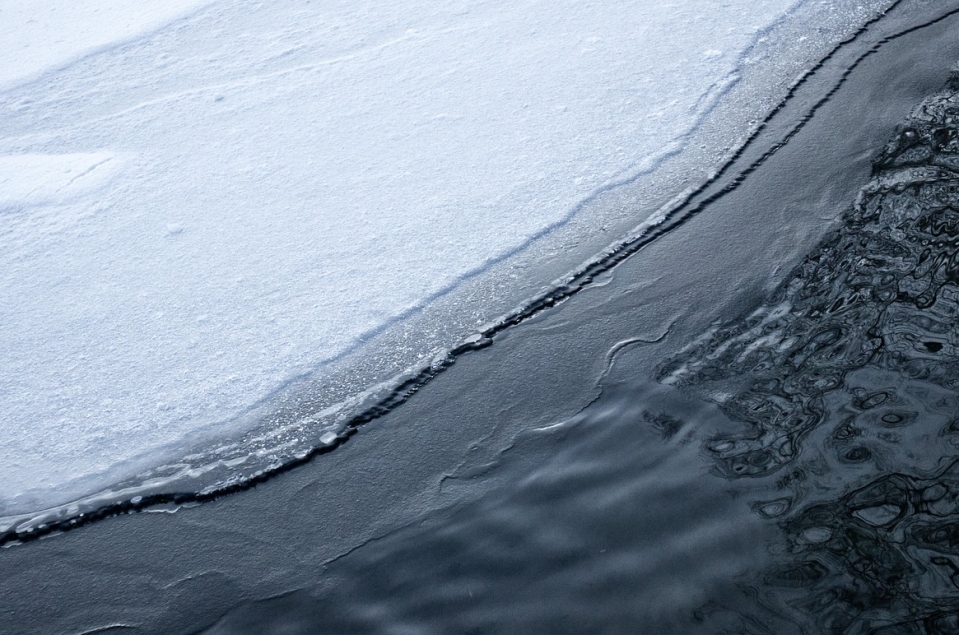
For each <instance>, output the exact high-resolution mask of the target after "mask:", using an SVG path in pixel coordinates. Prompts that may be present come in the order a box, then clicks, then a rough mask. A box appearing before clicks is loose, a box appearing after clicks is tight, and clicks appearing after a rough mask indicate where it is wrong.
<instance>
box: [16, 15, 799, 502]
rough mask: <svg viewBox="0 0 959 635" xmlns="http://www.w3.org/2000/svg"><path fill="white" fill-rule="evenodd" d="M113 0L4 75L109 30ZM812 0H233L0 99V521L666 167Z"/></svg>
mask: <svg viewBox="0 0 959 635" xmlns="http://www.w3.org/2000/svg"><path fill="white" fill-rule="evenodd" d="M93 4H94V3H88V4H86V5H76V3H67V2H47V3H44V8H43V12H42V15H44V16H48V17H49V16H53V17H52V18H51V19H50V21H49V22H48V23H47V25H48V26H49V25H54V27H56V25H59V26H60V27H63V28H64V29H66V31H69V32H71V33H72V32H73V31H74V27H75V25H76V24H77V23H79V25H80V27H82V28H79V32H80V33H83V34H85V35H83V37H79V38H78V39H76V40H75V41H73V43H72V44H70V45H69V46H68V45H66V44H65V45H64V48H63V49H62V51H61V52H58V53H56V56H55V61H50V60H53V59H54V54H53V53H51V54H50V55H51V57H49V59H47V58H42V56H41V57H38V58H36V59H37V60H40V61H35V62H30V63H28V62H21V61H19V60H21V58H14V59H17V60H18V62H17V63H18V64H21V63H22V64H23V65H24V66H23V67H22V68H20V69H19V70H8V71H5V72H6V73H8V75H4V76H0V82H2V81H3V80H4V79H7V80H9V79H10V78H14V77H25V76H27V75H28V74H31V73H35V72H36V71H37V69H40V68H49V67H50V66H51V65H52V64H55V63H59V61H60V60H67V59H72V58H71V55H72V56H75V54H76V53H77V51H81V50H86V49H87V48H89V47H93V46H97V45H100V44H102V43H104V42H107V41H108V40H109V41H115V39H116V37H117V32H115V30H114V28H113V25H114V24H115V21H114V20H106V19H103V18H102V15H97V14H95V13H89V14H88V15H85V16H84V15H81V14H80V13H78V12H77V10H75V9H74V8H71V7H76V6H86V7H88V8H89V7H90V6H92V5H93ZM132 4H133V3H129V5H127V4H126V3H115V5H116V7H120V8H121V9H122V11H126V12H127V13H125V14H124V15H127V16H129V15H133V13H130V11H131V9H130V6H132ZM193 4H195V3H190V2H186V1H183V2H180V3H177V4H176V5H174V4H170V3H167V6H168V8H169V7H174V6H176V7H178V8H177V11H180V10H182V9H184V8H185V7H188V6H193ZM794 4H795V2H794V1H793V0H769V1H767V2H763V3H759V4H756V3H752V2H749V1H747V0H695V1H684V2H677V3H655V4H650V3H648V2H636V1H627V0H609V1H608V2H603V3H596V4H591V3H582V2H574V1H572V0H550V1H549V2H538V1H535V0H522V1H516V2H503V1H502V0H493V1H487V2H450V3H441V4H439V5H438V4H436V3H430V2H425V1H424V0H402V1H400V2H394V3H377V2H369V1H365V0H353V1H350V2H307V1H296V2H294V1H292V0H290V1H282V2H271V3H265V4H250V3H242V2H230V1H228V0H220V1H216V2H212V3H208V5H207V6H206V7H205V8H203V9H201V10H198V11H194V12H192V13H190V14H189V15H187V16H186V17H183V18H182V19H179V20H176V21H174V22H172V23H170V24H169V25H168V26H166V27H164V28H160V29H158V30H156V31H154V32H152V33H151V34H149V35H146V36H143V37H140V38H139V39H134V40H132V41H125V43H123V44H122V45H116V46H110V47H106V48H104V49H103V50H100V51H98V52H97V53H95V54H91V55H88V56H86V57H83V58H82V59H79V60H77V61H75V62H72V63H70V64H67V65H65V66H61V67H59V69H58V70H56V71H51V72H47V73H45V74H42V75H40V76H39V78H38V79H36V80H35V81H32V82H28V83H22V84H20V85H18V86H16V87H13V88H8V89H7V90H6V91H5V92H2V93H0V112H2V115H0V170H2V171H3V174H2V176H0V219H2V227H3V229H2V237H0V367H2V368H3V373H2V374H0V413H2V418H0V437H2V441H3V442H2V444H0V501H2V502H3V504H4V505H5V507H0V513H2V512H3V511H7V512H14V511H18V512H19V511H21V510H23V509H26V508H31V507H36V506H42V505H49V504H54V503H60V502H62V501H65V500H71V497H75V496H77V495H79V494H82V493H85V492H86V491H87V490H89V488H90V487H92V485H91V483H95V484H99V486H105V485H108V484H109V483H110V482H111V480H115V479H118V478H121V477H126V476H129V475H130V474H131V473H132V471H133V470H135V469H138V468H140V467H143V466H144V465H146V464H148V463H149V462H150V461H160V460H164V459H166V458H169V457H168V456H166V455H164V454H163V453H164V452H168V451H169V448H170V447H171V444H174V445H175V444H178V443H181V442H182V443H188V442H189V441H190V440H191V439H194V438H199V437H200V436H202V434H203V433H204V432H205V431H209V430H210V429H212V427H214V426H220V428H221V429H229V426H230V423H229V422H231V421H234V420H238V418H239V417H240V416H241V415H242V414H243V413H244V412H246V411H247V410H248V409H249V408H251V407H252V406H253V405H254V404H256V403H258V402H260V401H261V400H262V399H264V398H265V397H266V396H268V395H270V394H271V393H273V392H275V391H276V390H277V389H279V388H280V387H281V386H283V385H285V384H287V383H288V382H290V381H292V380H294V379H295V378H298V377H302V376H305V375H307V374H309V373H315V372H322V369H323V367H324V364H327V363H329V362H330V360H333V359H335V358H337V357H338V356H340V355H343V354H344V353H345V352H347V351H353V350H356V349H357V348H358V347H361V346H362V343H363V341H364V340H365V339H366V338H368V337H369V336H370V334H372V333H375V332H377V331H378V330H379V329H382V328H383V327H384V326H385V325H388V324H390V323H391V322H393V321H395V320H397V319H400V318H402V317H403V316H404V315H407V314H408V313H409V312H410V311H411V310H415V309H417V308H418V307H423V306H425V305H428V304H429V302H430V301H431V300H432V299H433V298H435V297H436V296H437V295H438V294H442V293H445V292H446V291H448V290H449V289H451V288H453V287H455V285H456V284H457V282H458V281H460V280H462V279H464V277H466V276H468V275H475V274H477V273H479V272H482V271H483V269H484V268H485V267H487V266H488V265H489V263H491V262H493V261H495V260H497V259H501V258H504V257H508V256H509V255H510V254H512V253H515V252H516V251H517V250H519V249H522V248H524V247H525V246H527V245H528V244H529V242H530V241H531V240H532V239H533V238H535V237H536V236H539V235H541V234H543V233H544V232H548V231H549V230H550V229H551V228H554V227H556V226H557V225H559V224H561V223H563V222H564V221H566V220H567V219H568V218H569V216H570V214H571V213H572V212H573V210H574V209H575V208H576V205H577V204H578V203H579V202H580V201H582V200H583V199H584V198H586V197H588V196H590V195H591V194H593V193H595V192H596V191H597V190H599V189H601V188H603V187H605V186H607V185H608V184H610V183H614V182H617V181H618V180H620V179H623V178H624V177H627V176H631V175H635V174H638V173H641V172H643V171H644V170H650V169H652V168H654V167H655V166H656V165H657V162H658V161H659V160H660V159H661V158H662V157H663V156H665V155H666V154H667V153H670V152H674V151H678V150H681V149H682V147H683V143H684V140H685V138H686V135H687V134H688V133H689V132H690V130H692V129H693V128H695V126H697V124H698V123H699V122H700V121H701V120H702V118H703V117H705V116H707V115H708V113H709V110H710V108H711V107H712V105H713V104H714V103H715V101H716V100H717V99H720V98H721V96H722V94H723V92H724V90H725V89H726V88H727V87H728V86H729V85H731V84H732V83H733V82H734V81H735V80H736V77H737V72H738V70H739V68H740V67H741V66H742V65H743V64H746V63H749V60H746V59H744V55H745V54H744V51H746V50H747V48H748V46H749V45H750V44H751V43H753V42H754V41H755V40H756V39H757V38H758V37H760V36H761V33H762V29H764V28H765V27H767V26H768V25H770V24H771V23H773V22H774V21H776V20H777V19H780V18H782V17H783V16H784V15H786V14H788V13H789V12H790V10H792V8H793V5H794ZM28 5H29V6H28ZM125 5H126V6H125ZM110 6H111V7H113V5H110ZM137 6H139V5H137ZM151 6H153V5H151ZM156 6H159V4H157V5H156ZM10 7H14V9H15V10H14V11H13V15H14V19H15V20H16V19H19V20H21V21H23V22H24V23H26V21H27V19H28V18H31V17H32V16H33V15H34V11H35V9H34V8H33V7H34V5H33V3H22V4H21V3H10V2H6V3H0V8H3V9H6V10H7V14H8V15H9V13H10V12H9V8H10ZM117 10H120V9H117ZM171 10H172V9H171ZM17 11H19V13H17ZM36 11H39V9H36ZM164 11H166V9H164ZM144 15H146V14H144ZM151 15H153V14H151ZM158 15H160V14H155V15H154V17H152V18H150V19H149V20H147V19H146V18H144V16H143V15H140V16H139V17H138V19H140V20H141V21H140V22H138V23H137V24H140V25H141V26H142V25H144V24H147V22H150V21H151V20H152V21H155V20H156V19H159V18H158V17H156V16H158ZM163 15H165V16H166V15H168V14H166V13H164V14H163ZM17 16H19V17H17ZM148 17H149V16H148ZM151 23H152V22H151ZM54 27H50V29H51V31H50V32H53V31H55V30H56V29H55V28H54ZM2 28H5V29H7V30H8V31H10V32H13V31H16V30H17V25H13V26H11V23H6V26H5V27H2ZM57 28H59V27H57ZM138 28H139V27H138ZM119 32H121V33H122V34H124V35H123V37H125V38H127V39H128V40H129V37H128V36H129V34H130V33H132V31H124V30H122V29H121V30H120V31H119ZM26 33H27V36H25V37H27V40H29V41H28V42H27V43H28V44H30V45H31V46H33V45H34V44H35V42H34V41H33V40H30V38H31V37H36V38H38V39H39V40H42V41H38V45H45V44H44V42H48V41H53V42H55V41H57V38H56V37H53V36H51V35H50V34H49V33H46V34H44V35H43V36H42V38H41V36H39V35H36V33H34V34H33V35H30V33H31V31H26ZM2 39H3V38H2V37H0V40H2ZM4 46H15V44H5V45H4ZM70 47H72V48H70ZM55 50H57V51H60V50H61V49H56V48H55ZM5 66H9V65H5ZM410 349H411V355H415V354H417V350H416V343H415V341H414V342H411V346H410ZM419 352H423V351H419ZM151 453H153V454H151ZM94 476H95V477H96V478H95V480H94V481H91V480H89V477H94ZM82 479H87V480H82ZM80 482H82V483H83V484H82V486H81V485H77V483H80Z"/></svg>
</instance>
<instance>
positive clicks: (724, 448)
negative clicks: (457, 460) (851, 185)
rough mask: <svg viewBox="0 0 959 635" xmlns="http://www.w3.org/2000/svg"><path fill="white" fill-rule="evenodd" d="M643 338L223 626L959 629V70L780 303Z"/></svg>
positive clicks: (780, 293) (909, 124)
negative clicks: (637, 354)
mask: <svg viewBox="0 0 959 635" xmlns="http://www.w3.org/2000/svg"><path fill="white" fill-rule="evenodd" d="M757 304H758V306H756V305H757ZM642 343H644V342H643V341H641V340H638V339H637V340H636V341H628V340H627V341H625V342H624V344H623V346H621V347H618V348H616V349H614V351H611V355H610V358H609V361H610V366H611V369H610V370H609V373H608V374H607V375H606V376H605V378H604V380H603V383H602V387H603V389H602V393H601V394H600V396H599V397H598V398H597V399H596V400H595V401H594V402H593V403H591V404H590V405H589V406H587V407H586V408H585V409H583V411H582V412H581V413H580V414H578V415H576V416H574V417H573V418H571V419H568V420H564V421H562V422H558V423H556V424H554V425H551V426H544V427H542V428H540V429H537V430H534V431H530V432H526V433H523V434H521V435H519V436H518V437H517V439H516V441H515V444H514V445H513V446H512V447H510V448H509V449H507V450H506V451H504V452H503V453H502V454H501V455H500V456H498V457H497V458H496V459H495V460H494V461H493V462H492V463H490V464H489V465H486V466H482V467H481V468H480V469H477V468H473V469H472V470H471V471H469V472H466V473H461V474H453V475H451V476H450V478H449V479H448V480H449V483H448V484H447V485H448V486H451V487H455V486H456V485H457V483H460V482H468V481H469V480H471V479H477V478H482V479H485V481H486V483H487V485H489V484H490V483H491V482H492V481H493V480H495V481H496V486H495V487H494V488H492V490H491V491H490V492H489V493H487V494H485V495H483V496H481V497H479V498H478V499H476V500H470V501H469V502H468V503H465V504H463V505H461V506H460V507H458V508H456V509H455V510H453V511H451V512H450V511H446V512H443V513H438V514H434V515H428V516H426V517H423V518H421V519H419V520H418V521H417V522H415V523H413V524H411V525H409V526H407V527H406V528H404V529H402V530H399V531H396V532H392V533H390V534H389V535H387V536H385V537H383V538H380V539H377V540H374V541H372V542H369V543H367V544H365V545H363V546H362V547H360V548H359V549H357V550H356V551H354V552H352V553H350V554H348V555H346V556H345V557H343V558H341V559H339V560H337V561H335V562H333V563H331V564H330V566H329V568H328V569H327V570H326V571H325V575H324V576H323V578H322V579H321V580H319V581H318V582H317V584H316V585H315V586H313V587H311V588H305V589H301V590H299V591H296V592H294V593H291V594H288V595H283V596H281V597H277V598H273V599H270V600H264V601H260V602H255V603H249V604H246V605H244V606H242V607H241V608H239V609H237V610H235V611H233V612H232V613H230V614H229V615H227V616H225V617H224V618H223V619H222V620H221V621H220V622H219V623H218V624H217V625H216V626H215V627H213V628H212V629H211V630H209V631H208V632H209V633H232V632H250V633H254V632H309V631H311V630H314V629H315V630H317V631H327V632H344V633H353V632H356V633H367V632H369V633H374V632H375V633H519V632H522V633H623V632H649V633H672V632H675V633H686V632H709V633H720V632H728V633H788V632H805V633H826V632H829V633H882V634H892V633H896V634H898V633H959V451H957V446H959V80H955V81H952V82H951V83H950V84H949V85H948V86H947V87H946V88H945V89H944V90H943V91H941V92H939V93H937V94H935V95H933V96H931V97H929V98H928V99H926V100H925V101H923V102H922V104H921V105H920V106H919V107H918V108H917V109H916V110H915V111H914V112H913V113H912V115H911V116H910V117H908V119H907V120H906V121H905V122H903V123H902V125H901V126H900V127H899V129H898V130H897V131H896V133H895V135H894V138H893V139H892V140H890V141H889V143H888V145H887V146H886V147H885V148H884V149H883V150H882V151H881V152H879V153H878V155H877V157H876V159H875V162H874V170H873V177H872V179H871V180H870V181H869V183H868V184H867V185H866V186H865V187H863V188H862V190H861V191H860V193H859V195H858V197H857V198H856V200H855V202H854V204H853V205H852V206H851V208H849V209H848V210H847V211H846V212H845V213H844V214H843V215H842V216H841V222H840V223H839V224H838V227H836V228H835V229H834V230H833V231H831V232H829V233H828V234H827V235H826V237H825V238H824V239H822V240H821V241H820V242H819V244H817V245H816V246H815V248H814V249H813V250H812V251H811V252H809V253H808V254H807V255H806V256H805V257H804V258H803V259H802V260H801V262H800V264H799V265H798V266H797V267H795V269H794V270H793V271H791V272H790V273H789V274H788V275H786V276H784V278H783V279H782V280H781V282H780V283H779V284H778V286H777V287H776V288H775V289H774V290H773V291H772V292H771V293H770V294H769V295H768V296H766V297H764V298H761V300H760V301H759V302H757V303H756V304H754V305H753V306H752V307H749V308H748V309H747V310H746V311H744V314H743V316H742V317H741V318H737V319H733V320H731V321H726V322H724V323H718V324H716V325H714V327H712V328H710V329H709V330H707V331H706V332H705V333H702V334H701V335H700V336H699V337H697V338H695V340H694V341H693V343H692V344H690V345H688V346H686V347H685V348H684V349H683V350H682V351H680V352H679V353H676V354H674V355H672V356H670V357H669V358H668V359H666V360H665V361H661V362H660V363H659V364H658V366H657V367H656V368H654V369H650V368H646V369H642V368H637V366H636V365H635V364H633V365H630V364H623V365H620V364H617V363H616V359H617V356H616V353H617V352H621V353H624V354H625V353H626V352H628V350H629V347H630V346H631V345H639V344H642ZM650 371H652V372H650ZM653 379H655V381H653Z"/></svg>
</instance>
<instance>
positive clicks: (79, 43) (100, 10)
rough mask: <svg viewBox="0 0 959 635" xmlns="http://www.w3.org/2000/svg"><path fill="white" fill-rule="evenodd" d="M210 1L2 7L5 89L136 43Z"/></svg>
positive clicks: (11, 1)
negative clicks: (115, 46)
mask: <svg viewBox="0 0 959 635" xmlns="http://www.w3.org/2000/svg"><path fill="white" fill-rule="evenodd" d="M209 1H210V0H136V1H134V0H70V1H67V2H64V1H62V0H61V1H58V2H49V1H44V0H2V1H0V60H3V63H2V64H0V87H3V86H5V85H9V84H12V83H15V82H18V81H23V80H24V79H27V78H30V77H34V76H36V75H38V74H40V73H42V72H43V71H48V70H50V69H52V68H56V67H57V66H61V65H63V64H66V63H68V62H70V61H72V60H74V59H76V58H77V56H78V55H79V54H83V53H89V52H91V51H95V50H97V49H99V48H103V47H107V46H109V45H111V44H114V43H116V42H117V41H122V40H126V39H130V38H134V37H136V36H137V35H140V34H142V33H143V32H144V31H149V30H151V29H155V28H157V27H159V26H161V25H163V24H164V23H166V22H169V21H170V20H172V19H173V18H176V17H178V16H181V15H183V14H184V13H188V12H189V11H190V10H191V9H196V8H197V7H199V6H202V5H203V4H206V3H207V2H209Z"/></svg>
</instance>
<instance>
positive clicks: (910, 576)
mask: <svg viewBox="0 0 959 635" xmlns="http://www.w3.org/2000/svg"><path fill="white" fill-rule="evenodd" d="M957 89H959V86H952V87H950V89H948V90H945V91H944V92H942V93H941V94H939V95H936V96H934V97H932V98H930V99H927V100H926V101H925V102H923V104H921V106H920V107H918V108H917V109H916V110H915V112H914V113H913V114H912V116H911V117H910V118H909V119H908V120H907V121H906V123H905V124H904V125H903V126H901V128H900V130H899V132H898V134H897V136H896V137H895V139H894V140H893V141H892V142H890V143H889V144H888V145H887V147H886V148H885V149H884V150H883V152H882V153H881V155H880V156H879V158H878V160H877V162H876V167H875V174H874V178H873V180H872V182H871V183H870V184H869V185H868V186H867V187H865V188H864V189H863V190H862V192H861V194H860V196H859V198H858V200H857V201H856V203H855V205H854V206H853V208H852V209H851V210H850V211H849V212H848V213H847V214H846V215H845V217H844V219H843V226H842V227H841V228H840V229H838V230H837V231H835V232H833V233H832V234H831V235H830V236H829V237H828V238H827V239H825V240H824V241H823V242H822V243H821V244H820V245H819V246H818V247H817V248H816V249H815V250H814V251H813V252H812V253H811V254H809V255H808V256H807V257H806V258H805V260H804V261H803V262H802V263H801V264H800V265H799V267H798V268H797V269H796V270H795V271H794V272H793V273H792V274H791V276H790V277H789V278H788V279H787V280H786V281H785V282H784V283H783V284H782V285H781V286H780V287H779V289H778V290H777V291H776V292H775V293H774V294H773V295H772V297H770V298H769V299H768V301H767V302H766V303H765V304H764V305H763V306H762V307H760V308H759V309H757V310H756V311H754V312H753V313H752V314H750V315H749V316H748V317H747V318H745V319H744V320H741V321H737V322H734V323H732V324H729V325H725V326H722V327H720V328H717V329H715V330H714V331H712V332H710V333H708V334H706V335H705V336H704V337H703V338H701V339H700V340H699V341H697V342H696V343H694V344H693V345H692V346H691V347H689V348H688V349H687V350H686V351H684V352H683V353H681V354H680V355H678V356H677V357H676V358H675V359H673V360H670V361H669V362H668V363H666V364H665V365H664V366H663V367H662V368H661V369H660V375H659V378H660V380H661V381H662V382H663V383H666V384H670V385H674V386H678V387H681V388H682V389H683V390H684V391H686V392H689V393H693V394H696V395H698V396H701V397H704V398H706V399H708V400H709V401H711V402H713V403H715V404H717V405H718V406H719V408H720V409H721V410H722V411H723V412H724V413H725V414H726V415H727V416H728V417H730V418H731V419H735V420H737V421H739V422H742V423H743V424H744V426H743V428H742V429H741V430H738V431H736V432H732V433H725V434H721V435H716V436H715V437H714V438H712V439H710V440H709V441H708V442H707V443H706V444H705V453H706V454H707V455H708V456H709V458H710V460H711V461H712V462H713V463H714V465H715V467H716V472H717V473H719V474H721V475H722V476H724V477H726V478H727V479H754V481H755V482H754V483H753V484H751V485H750V486H749V487H750V488H751V489H752V490H753V491H754V492H755V493H756V494H760V495H761V493H762V492H765V493H766V495H767V497H768V498H767V499H766V500H759V501H757V503H756V504H755V506H754V509H755V511H756V512H757V514H759V515H761V516H763V517H766V518H770V519H773V520H774V521H775V522H776V523H777V524H778V526H779V527H780V529H781V531H782V533H783V538H784V545H783V546H781V547H779V548H778V551H779V553H778V557H777V560H778V561H779V564H777V565H776V566H774V567H771V568H770V569H769V570H768V571H767V572H766V574H765V576H764V578H763V580H764V584H763V585H762V589H763V603H765V604H766V605H767V607H768V608H769V609H771V610H774V611H776V612H778V613H780V614H782V615H788V616H789V617H790V618H791V619H792V620H793V621H794V622H795V623H797V624H806V625H808V628H807V629H806V630H808V631H809V632H841V633H867V632H868V633H884V634H885V633H956V632H959V462H957V456H959V453H957V449H956V446H957V445H959V140H957V129H959V95H957V93H956V90H957Z"/></svg>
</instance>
